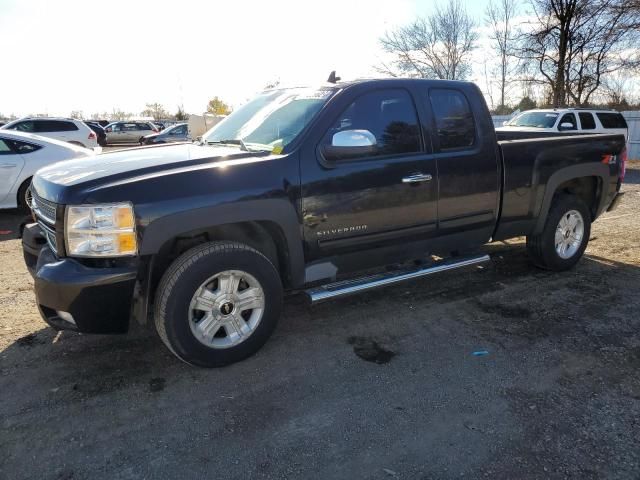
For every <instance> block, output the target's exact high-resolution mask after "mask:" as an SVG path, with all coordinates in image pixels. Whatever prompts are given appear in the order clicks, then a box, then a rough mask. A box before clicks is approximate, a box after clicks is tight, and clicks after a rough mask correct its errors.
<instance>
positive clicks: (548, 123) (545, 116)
mask: <svg viewBox="0 0 640 480" xmlns="http://www.w3.org/2000/svg"><path fill="white" fill-rule="evenodd" d="M557 118H558V114H557V113H553V112H525V113H521V114H520V115H518V116H517V117H515V118H512V119H511V120H509V121H508V122H507V125H509V126H510V127H535V128H553V126H554V125H555V123H556V119H557Z"/></svg>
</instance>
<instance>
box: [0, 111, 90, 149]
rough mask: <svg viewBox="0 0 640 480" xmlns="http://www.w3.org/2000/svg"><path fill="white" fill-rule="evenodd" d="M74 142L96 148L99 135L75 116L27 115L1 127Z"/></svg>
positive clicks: (81, 145)
mask: <svg viewBox="0 0 640 480" xmlns="http://www.w3.org/2000/svg"><path fill="white" fill-rule="evenodd" d="M0 130H17V131H18V132H28V133H34V134H36V135H40V136H43V137H47V138H53V139H56V140H61V141H63V142H69V143H73V144H74V145H78V146H80V147H87V148H96V147H97V146H98V137H97V136H96V134H95V132H94V131H93V130H91V129H90V128H89V127H88V126H87V125H86V124H85V123H84V122H83V121H82V120H76V119H74V118H51V117H25V118H20V119H19V120H14V121H12V122H9V123H7V124H6V125H3V126H2V127H0Z"/></svg>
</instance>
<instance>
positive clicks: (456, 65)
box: [377, 0, 478, 80]
mask: <svg viewBox="0 0 640 480" xmlns="http://www.w3.org/2000/svg"><path fill="white" fill-rule="evenodd" d="M475 28H476V23H475V22H474V21H473V19H472V18H471V17H470V16H469V15H468V14H467V11H466V10H465V8H464V7H463V6H462V4H461V3H460V0H449V2H448V3H447V4H446V6H445V7H444V8H443V7H441V6H440V5H436V8H435V11H434V13H433V14H432V15H429V16H428V17H421V18H418V19H417V20H415V21H414V22H413V23H411V24H410V25H407V26H404V27H400V28H398V29H397V30H394V31H391V32H387V33H386V34H385V35H384V36H383V37H382V38H381V39H380V43H381V45H382V48H383V49H384V51H385V52H386V53H388V54H390V55H391V57H392V59H393V60H392V61H391V63H390V64H385V63H383V64H382V65H381V66H378V67H377V69H378V70H379V71H380V72H382V73H385V74H389V75H392V76H399V75H406V76H409V77H419V78H434V77H435V78H440V79H448V80H457V79H464V78H466V77H467V76H468V75H469V74H470V73H471V65H470V63H469V57H470V55H471V51H472V50H473V48H474V47H475V44H476V41H477V39H478V34H477V33H476V31H475Z"/></svg>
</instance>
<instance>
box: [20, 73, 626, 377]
mask: <svg viewBox="0 0 640 480" xmlns="http://www.w3.org/2000/svg"><path fill="white" fill-rule="evenodd" d="M504 135H505V137H500V136H498V138H496V132H495V130H494V128H493V124H492V121H491V117H490V115H489V111H488V109H487V106H486V104H485V102H484V99H483V97H482V94H481V92H480V90H479V89H478V88H477V87H476V86H475V85H473V84H472V83H466V82H453V81H435V80H434V81H432V80H406V79H388V80H364V81H355V82H337V83H326V84H322V85H321V86H317V87H309V88H290V89H273V90H267V91H265V92H263V93H261V94H260V95H258V96H257V97H256V98H255V99H254V100H252V101H250V102H248V103H247V104H246V105H244V106H243V107H241V108H239V109H238V110H236V111H235V112H234V113H232V114H231V115H229V116H228V117H227V118H226V119H225V120H224V121H222V122H221V123H220V124H218V125H216V126H215V127H214V128H213V129H212V130H210V131H209V132H207V134H205V135H204V136H203V138H202V139H201V141H199V142H198V143H188V144H187V143H183V144H174V145H170V146H150V147H140V148H134V149H129V150H122V151H116V152H112V153H106V154H103V155H99V156H98V157H96V158H95V159H90V160H86V159H85V160H71V161H67V162H62V163H58V164H55V165H52V166H49V167H46V168H44V169H42V170H40V171H39V172H38V173H37V174H36V175H35V176H34V178H33V183H32V193H33V203H32V210H33V215H34V218H35V220H36V223H33V224H31V225H28V226H27V227H26V229H25V232H24V236H23V249H24V256H25V261H26V263H27V266H28V267H29V269H30V271H31V272H32V274H33V276H34V279H35V292H36V298H37V304H38V307H39V309H40V312H41V314H42V317H43V318H44V320H45V321H46V322H47V323H48V324H50V325H51V326H53V327H54V328H71V329H77V330H79V331H81V332H93V333H122V332H126V331H127V329H128V327H129V322H130V321H138V322H141V323H145V322H147V319H152V321H153V322H154V323H155V326H156V329H157V331H158V333H159V335H160V337H161V338H162V340H163V341H164V343H165V344H166V345H167V347H168V348H169V349H170V350H171V351H172V352H173V353H174V354H175V355H177V356H178V357H179V358H181V359H182V360H184V361H186V362H189V363H191V364H194V365H200V366H207V367H209V366H219V365H224V364H229V363H232V362H235V361H238V360H241V359H243V358H245V357H247V356H249V355H251V354H252V353H254V352H256V351H257V350H258V349H259V348H260V347H261V346H262V345H263V344H264V343H265V341H266V340H267V338H268V337H269V336H270V335H271V333H272V332H273V330H274V328H275V326H276V323H277V321H278V317H279V316H280V312H281V306H282V301H283V296H284V294H285V292H293V291H304V292H305V293H306V294H307V295H308V296H309V298H310V299H311V301H312V302H318V301H323V300H326V299H329V298H332V297H337V296H340V295H346V294H352V293H355V292H359V291H363V290H367V289H370V288H374V287H377V286H380V285H387V284H390V283H394V282H399V281H402V280H408V279H413V278H417V277H421V276H424V275H429V274H432V273H435V272H439V271H443V270H449V269H452V268H457V267H463V266H468V265H474V264H477V263H479V262H484V261H486V260H488V257H487V256H486V255H483V254H482V253H481V251H482V250H481V247H482V245H483V244H485V243H486V242H490V241H494V240H501V239H506V238H510V237H516V236H521V235H525V236H526V237H527V247H528V252H529V255H530V257H531V260H532V261H533V263H534V264H536V265H538V266H540V267H543V268H547V269H551V270H558V271H559V270H565V269H567V268H570V267H572V266H573V265H574V264H575V263H576V262H577V261H578V260H579V259H580V257H581V256H582V254H583V252H584V250H585V248H586V246H587V242H588V240H589V232H590V226H591V222H592V221H594V220H595V219H596V218H597V217H598V216H599V215H600V214H601V213H603V212H604V211H606V210H607V209H612V208H614V207H615V205H616V204H617V202H618V200H619V199H620V196H621V193H619V191H620V185H621V182H622V180H623V177H624V168H625V158H626V150H625V140H624V137H623V136H622V135H580V136H576V135H571V136H563V135H559V136H549V137H547V136H544V137H541V136H539V135H538V136H537V137H536V138H532V135H531V134H527V133H523V134H518V133H517V132H515V133H513V132H512V133H509V134H504ZM506 135H508V137H507V136H506ZM399 264H400V265H402V264H404V265H411V267H406V268H395V269H392V268H391V267H389V266H391V265H399ZM363 272H366V273H363Z"/></svg>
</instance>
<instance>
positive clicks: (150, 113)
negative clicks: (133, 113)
mask: <svg viewBox="0 0 640 480" xmlns="http://www.w3.org/2000/svg"><path fill="white" fill-rule="evenodd" d="M146 107H147V108H145V109H144V110H143V111H142V112H141V115H142V116H143V117H152V118H153V119H154V120H162V119H163V118H168V117H169V116H170V113H169V112H167V111H166V110H165V108H164V107H163V106H162V104H160V103H158V102H155V103H147V104H146Z"/></svg>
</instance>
